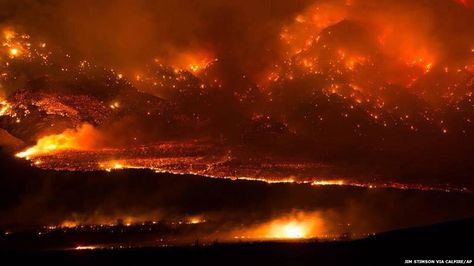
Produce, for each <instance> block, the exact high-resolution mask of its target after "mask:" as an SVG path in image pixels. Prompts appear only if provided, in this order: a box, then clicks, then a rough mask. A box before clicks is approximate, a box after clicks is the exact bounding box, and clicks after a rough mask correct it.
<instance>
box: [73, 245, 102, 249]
mask: <svg viewBox="0 0 474 266" xmlns="http://www.w3.org/2000/svg"><path fill="white" fill-rule="evenodd" d="M97 248H99V247H98V246H77V247H76V248H75V250H93V249H97Z"/></svg>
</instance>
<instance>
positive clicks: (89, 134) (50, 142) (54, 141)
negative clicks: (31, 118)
mask: <svg viewBox="0 0 474 266" xmlns="http://www.w3.org/2000/svg"><path fill="white" fill-rule="evenodd" d="M98 134H99V133H98V132H97V130H96V129H95V128H94V127H93V126H92V125H90V124H87V123H86V124H83V125H82V126H81V127H80V128H78V129H75V130H72V129H68V130H66V131H64V132H63V133H61V134H56V135H50V136H46V137H43V138H41V139H39V140H38V142H37V143H36V145H35V146H33V147H30V148H28V149H26V150H25V151H22V152H19V153H17V154H16V155H15V156H16V157H19V158H31V157H34V156H38V155H44V154H49V153H54V152H58V151H65V150H91V149H93V148H94V146H95V141H96V140H97V136H98Z"/></svg>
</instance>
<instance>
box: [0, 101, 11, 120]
mask: <svg viewBox="0 0 474 266" xmlns="http://www.w3.org/2000/svg"><path fill="white" fill-rule="evenodd" d="M10 112H11V105H10V103H9V102H8V101H7V100H4V99H2V98H0V116H4V115H9V114H10Z"/></svg>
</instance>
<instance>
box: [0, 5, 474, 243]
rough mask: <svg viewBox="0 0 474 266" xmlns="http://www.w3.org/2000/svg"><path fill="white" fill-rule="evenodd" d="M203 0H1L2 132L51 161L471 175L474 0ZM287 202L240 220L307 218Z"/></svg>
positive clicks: (308, 181) (78, 167) (459, 186)
mask: <svg viewBox="0 0 474 266" xmlns="http://www.w3.org/2000/svg"><path fill="white" fill-rule="evenodd" d="M201 2H202V3H198V2H189V1H184V0H176V1H147V0H139V1H127V0H114V1H107V2H101V3H97V1H92V0H86V1H85V2H84V1H81V3H79V2H78V1H58V0H48V1H26V0H21V1H1V0H0V7H1V8H0V10H1V11H0V30H1V35H0V45H1V46H0V130H1V131H0V134H1V136H2V137H1V138H2V141H1V142H0V145H1V146H2V149H5V150H6V151H8V153H9V154H10V155H11V156H12V157H14V156H15V155H16V157H18V158H17V160H21V159H26V160H28V162H29V163H30V165H31V166H33V167H34V168H35V169H36V170H38V169H37V168H39V169H41V170H38V171H43V170H44V171H45V172H47V173H49V172H48V171H50V170H54V171H58V172H60V173H63V172H64V173H65V172H72V173H84V175H89V174H95V173H97V172H104V171H106V172H110V174H119V173H120V172H123V171H126V169H148V170H152V171H154V172H155V173H171V174H175V175H188V174H192V175H198V176H203V177H210V178H218V179H232V180H237V179H241V180H247V181H263V182H266V183H268V184H275V183H283V184H293V185H302V186H305V185H312V186H311V187H313V188H315V189H316V188H319V187H321V186H326V185H327V186H342V187H350V188H352V189H355V188H361V189H366V188H367V189H397V190H405V191H406V190H409V191H411V190H414V191H420V193H422V192H423V191H424V192H426V191H429V192H430V193H431V192H432V193H440V192H452V193H449V194H457V193H459V192H462V193H464V192H466V193H465V194H469V193H470V192H471V191H472V190H473V189H474V183H473V181H472V175H473V174H474V168H473V165H474V159H473V157H472V153H473V152H474V126H473V123H472V122H473V120H474V99H473V98H474V95H473V93H474V9H473V3H472V1H455V0H439V1H436V3H434V2H433V1H431V0H418V1H413V0H402V1H395V0H382V1H380V0H377V1H375V0H374V1H372V0H370V1H362V0H298V1H284V0H276V1H271V0H268V1H250V0H245V1H239V2H228V1H220V0H209V1H201ZM52 25H55V26H54V27H52ZM424 192H423V193H424ZM446 194H448V193H446ZM289 209H291V208H287V209H285V211H287V213H288V212H291V211H289ZM315 213H317V214H318V215H316V214H315ZM63 216H67V215H62V218H65V217H63ZM119 216H120V215H119ZM270 216H271V217H270ZM294 216H295V217H293V218H291V219H289V218H287V216H285V215H284V214H279V216H278V217H273V216H272V215H268V217H266V218H268V219H266V220H264V221H263V220H259V221H258V222H256V223H254V224H252V226H253V227H252V230H250V229H249V230H246V232H245V233H246V234H248V235H252V237H256V236H257V235H265V237H269V238H304V237H306V236H308V237H312V236H314V235H316V234H319V233H315V232H319V231H318V230H317V229H319V225H320V223H319V220H318V219H319V218H318V217H319V212H312V211H308V212H306V213H303V214H296V215H294ZM316 216H317V217H316ZM111 217H113V218H112V220H114V219H115V218H117V217H118V216H117V217H116V216H115V214H114V215H111ZM308 217H310V218H308ZM314 217H316V218H314ZM66 218H67V217H66ZM313 218H314V219H313ZM118 219H120V218H118ZM83 220H84V221H87V218H85V219H83ZM109 220H110V219H109ZM81 222H83V221H79V223H81ZM316 227H318V228H316ZM275 228H276V229H275ZM233 229H234V228H233ZM230 231H232V232H235V233H236V234H239V233H241V232H240V230H237V229H236V230H230Z"/></svg>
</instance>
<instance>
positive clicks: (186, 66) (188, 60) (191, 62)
mask: <svg viewBox="0 0 474 266" xmlns="http://www.w3.org/2000/svg"><path fill="white" fill-rule="evenodd" d="M215 61H216V59H215V58H214V56H213V55H212V54H211V53H209V52H205V51H200V52H193V53H191V52H189V53H183V54H181V55H180V56H178V57H177V58H176V59H175V60H174V62H173V63H172V65H173V66H174V67H175V68H177V69H183V70H187V71H190V72H192V73H194V74H199V73H200V72H201V71H203V70H204V69H206V68H208V67H209V66H210V65H211V64H212V63H214V62H215Z"/></svg>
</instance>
